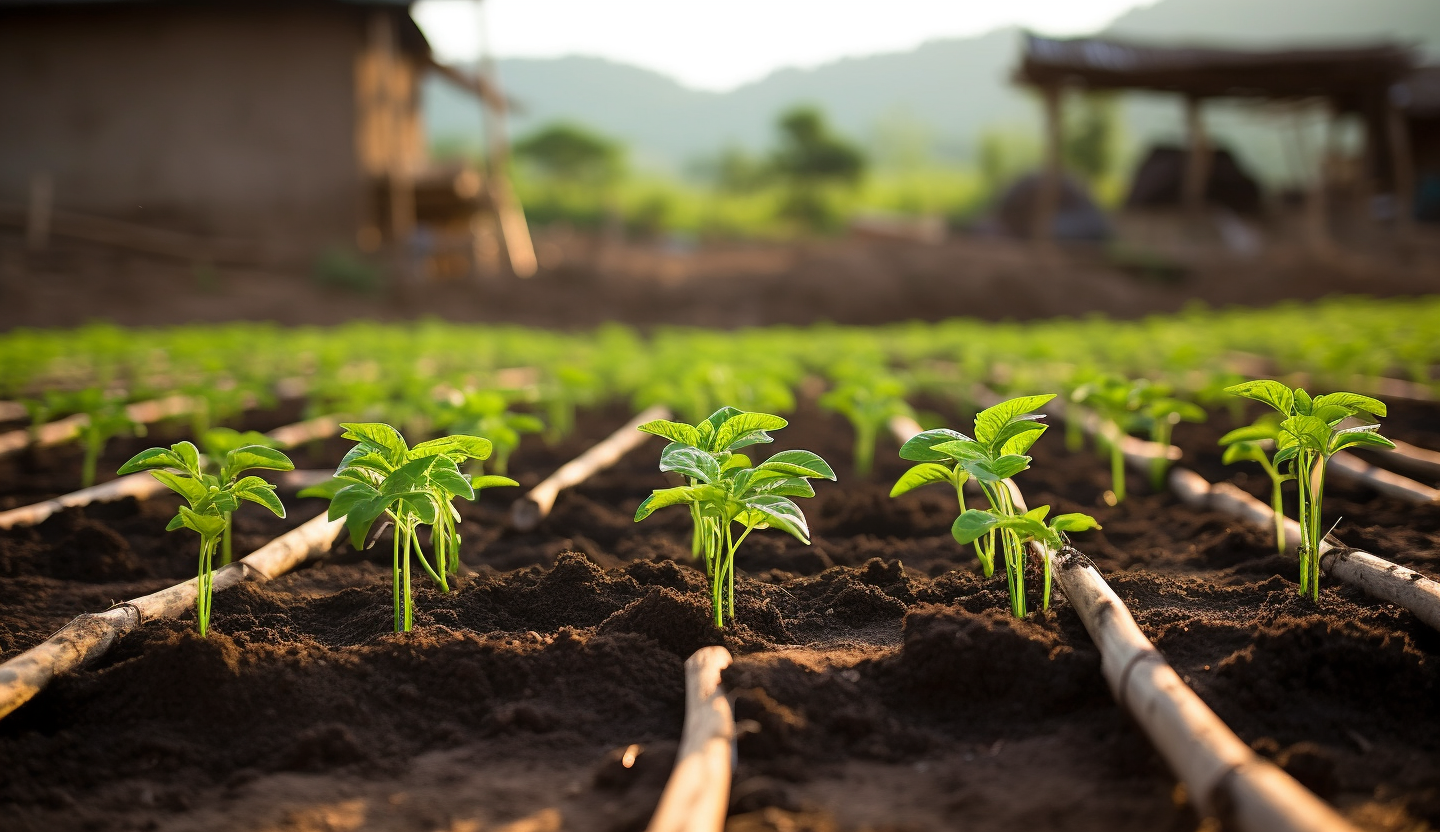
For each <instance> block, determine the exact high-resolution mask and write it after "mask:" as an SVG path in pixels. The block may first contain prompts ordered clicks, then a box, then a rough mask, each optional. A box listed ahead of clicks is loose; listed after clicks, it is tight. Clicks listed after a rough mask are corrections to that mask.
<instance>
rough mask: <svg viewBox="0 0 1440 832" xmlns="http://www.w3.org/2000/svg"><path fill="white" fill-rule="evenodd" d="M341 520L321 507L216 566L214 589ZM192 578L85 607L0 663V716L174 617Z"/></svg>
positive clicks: (259, 573) (325, 536)
mask: <svg viewBox="0 0 1440 832" xmlns="http://www.w3.org/2000/svg"><path fill="white" fill-rule="evenodd" d="M344 523H345V521H344V520H328V519H326V515H325V514H324V513H322V514H319V515H317V516H316V517H315V518H313V519H311V520H308V521H306V522H305V523H304V524H302V525H300V526H299V527H297V528H295V529H292V530H291V531H289V532H286V533H285V534H283V535H280V536H279V537H277V538H275V539H274V540H272V541H270V542H269V543H267V544H265V545H264V546H262V547H260V548H259V549H256V550H255V551H254V552H252V553H250V554H249V555H246V556H245V557H243V558H241V559H240V560H238V561H236V562H234V563H232V564H230V565H229V566H225V567H221V568H220V569H217V570H215V582H214V586H213V589H214V591H215V592H220V591H221V590H224V589H229V588H230V587H232V586H235V585H236V584H238V583H241V582H242V581H262V582H263V581H268V580H271V579H273V578H275V577H278V576H279V575H282V574H284V573H285V572H289V571H290V570H292V569H294V568H295V567H297V566H299V565H300V564H302V563H304V562H305V561H307V560H310V559H312V558H315V557H317V556H319V555H322V554H324V553H325V552H327V551H328V550H329V549H330V546H331V545H332V544H333V543H334V542H335V538H336V536H338V535H339V533H340V528H341V527H342V526H343V525H344ZM197 592H198V586H197V583H196V579H195V578H191V579H190V580H188V581H185V582H184V583H179V584H176V585H175V586H172V587H169V588H168V589H162V590H160V591H159V592H155V593H152V594H150V595H145V596H143V597H140V598H135V599H133V600H130V601H125V602H123V603H120V604H116V605H115V606H113V607H111V608H110V609H108V610H106V611H104V612H100V613H85V614H83V615H80V616H77V617H76V618H75V619H73V620H72V621H71V622H70V623H69V624H66V625H65V626H64V627H63V628H62V629H61V630H60V631H59V632H57V633H55V635H53V636H51V637H50V638H48V639H46V640H45V641H44V642H42V643H40V644H37V645H36V646H34V647H31V648H30V649H29V650H26V651H25V652H24V653H21V654H20V655H18V656H15V657H14V658H12V659H10V660H9V661H7V662H5V663H4V664H0V719H3V718H4V717H5V716H7V715H9V714H10V713H11V712H12V711H14V710H15V709H16V708H18V707H20V706H21V705H23V704H25V703H26V702H28V701H30V699H32V698H34V696H35V695H36V694H37V693H39V692H40V691H41V690H44V688H45V686H46V685H48V684H49V683H50V681H51V680H52V679H54V678H55V677H56V676H59V675H60V674H62V673H67V672H69V671H71V670H74V669H76V668H78V667H81V666H82V665H84V664H86V663H88V662H90V661H93V660H95V659H96V658H98V657H100V656H102V655H104V653H105V652H106V651H107V650H109V649H110V647H111V645H113V644H114V643H115V641H116V640H117V639H118V638H119V637H120V636H123V635H125V634H126V633H128V632H130V631H131V630H134V629H135V628H137V627H139V626H140V625H141V624H143V623H145V622H146V621H148V620H153V619H157V618H177V617H179V616H180V615H181V614H182V613H184V612H185V611H186V610H188V609H191V608H192V607H194V606H195V598H196V593H197Z"/></svg>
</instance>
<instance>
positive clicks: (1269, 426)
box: [1220, 422, 1280, 445]
mask: <svg viewBox="0 0 1440 832" xmlns="http://www.w3.org/2000/svg"><path fill="white" fill-rule="evenodd" d="M1279 432H1280V426H1279V425H1277V424H1275V423H1274V422H1256V423H1255V424H1253V425H1246V426H1245V427H1243V428H1236V429H1234V430H1232V431H1230V432H1229V433H1227V434H1225V435H1224V436H1222V437H1220V444H1221V445H1233V444H1235V443H1236V442H1261V441H1264V440H1266V439H1274V438H1275V435H1276V434H1277V433H1279Z"/></svg>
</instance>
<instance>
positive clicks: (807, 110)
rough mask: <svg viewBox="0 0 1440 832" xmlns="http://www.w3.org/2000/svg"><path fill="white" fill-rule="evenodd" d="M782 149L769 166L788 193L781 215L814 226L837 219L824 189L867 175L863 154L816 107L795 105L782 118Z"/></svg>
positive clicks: (850, 182)
mask: <svg viewBox="0 0 1440 832" xmlns="http://www.w3.org/2000/svg"><path fill="white" fill-rule="evenodd" d="M779 128H780V147H779V148H778V149H777V150H776V151H775V155H774V157H773V159H772V162H771V164H772V165H773V167H774V169H775V172H776V173H777V174H778V175H779V176H780V177H781V178H782V179H783V180H784V181H785V182H786V184H787V186H788V190H789V193H788V194H787V196H786V199H785V203H784V205H783V207H782V212H783V213H784V215H785V216H787V217H789V218H791V219H794V220H798V221H800V222H803V223H806V224H808V225H810V226H812V227H820V226H823V225H827V224H829V223H830V222H832V221H833V219H834V212H833V211H832V210H831V206H830V202H829V200H828V199H827V198H826V194H825V188H826V187H827V186H832V185H853V184H855V183H857V182H858V181H859V180H860V177H861V175H862V174H864V172H865V156H864V154H862V153H861V152H860V150H859V149H858V148H856V147H855V146H854V145H852V144H851V143H849V142H848V141H846V140H845V139H843V138H841V137H840V136H837V135H835V134H834V133H832V132H831V131H830V127H829V125H828V124H826V123H825V116H824V115H823V114H822V113H821V112H820V110H819V109H817V108H815V107H796V108H793V109H791V110H787V111H786V112H785V113H783V114H781V116H780V121H779Z"/></svg>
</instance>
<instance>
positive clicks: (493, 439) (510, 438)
mask: <svg viewBox="0 0 1440 832" xmlns="http://www.w3.org/2000/svg"><path fill="white" fill-rule="evenodd" d="M435 423H436V426H437V427H438V428H440V429H441V430H448V431H451V432H452V433H455V434H463V435H466V436H483V437H486V438H487V441H489V442H490V443H491V447H492V449H493V458H492V460H491V463H490V468H491V470H493V471H494V472H495V473H496V474H500V475H502V476H503V475H504V474H505V472H506V471H507V470H508V469H509V467H510V455H511V454H512V453H514V452H515V449H516V448H518V447H520V436H521V434H525V433H539V432H540V431H542V430H544V429H545V423H544V422H542V421H540V420H539V419H538V418H536V417H535V416H532V415H530V414H529V413H512V412H511V411H510V403H509V402H508V401H507V400H506V399H505V396H503V395H502V394H500V393H497V392H495V391H493V390H472V391H470V392H468V393H463V394H458V395H457V396H456V398H455V399H454V400H452V401H447V402H446V403H445V404H443V405H442V406H441V407H440V409H439V412H438V413H436V416H435Z"/></svg>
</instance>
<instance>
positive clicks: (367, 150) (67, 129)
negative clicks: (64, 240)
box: [0, 0, 487, 260]
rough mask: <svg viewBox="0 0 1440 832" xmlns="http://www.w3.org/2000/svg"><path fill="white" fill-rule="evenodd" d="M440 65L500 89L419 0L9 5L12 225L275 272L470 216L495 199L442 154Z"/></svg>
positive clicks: (0, 171)
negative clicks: (18, 222)
mask: <svg viewBox="0 0 1440 832" xmlns="http://www.w3.org/2000/svg"><path fill="white" fill-rule="evenodd" d="M432 71H440V72H442V73H443V74H444V75H445V76H446V77H448V78H450V79H451V80H452V81H455V82H456V83H458V84H461V85H462V86H465V87H466V88H467V89H470V90H471V91H472V92H475V93H477V94H480V93H482V92H486V91H487V90H486V89H485V85H484V82H483V81H481V80H480V79H479V78H477V77H475V76H471V75H467V74H465V73H463V72H459V71H457V70H454V69H452V68H449V67H442V66H440V65H438V64H436V63H435V61H434V60H433V58H432V57H431V54H430V49H429V45H428V44H427V43H426V41H425V38H424V36H423V35H422V34H421V32H420V30H419V29H418V28H417V27H416V25H415V23H414V22H413V21H412V20H411V18H410V14H409V0H286V1H285V2H279V1H278V0H194V1H192V2H177V1H176V0H154V1H153V2H144V1H143V0H109V1H108V2H100V1H98V0H0V113H3V116H0V118H3V123H4V127H3V129H0V206H3V207H4V208H5V210H0V219H3V218H5V217H10V218H11V219H13V218H14V216H15V215H16V214H17V212H18V213H21V214H23V215H24V216H25V217H28V222H29V223H30V225H31V231H32V233H33V232H34V228H33V226H34V224H35V222H36V219H35V216H36V213H37V211H41V212H42V213H43V214H44V216H43V217H42V219H43V220H44V221H45V222H46V223H50V224H53V225H54V230H55V231H56V232H57V233H64V232H65V230H66V228H67V227H68V228H70V229H71V230H72V231H74V230H76V229H79V230H78V231H76V234H77V235H79V236H84V235H86V234H89V235H90V236H92V237H95V236H98V237H101V238H104V237H106V236H109V237H124V236H126V233H127V229H129V230H130V231H131V232H132V233H131V236H132V237H134V238H135V239H147V235H148V239H150V240H151V241H152V242H154V241H159V242H158V243H155V244H156V245H160V247H161V248H164V247H165V241H167V240H168V241H170V242H172V243H173V242H175V241H183V240H192V241H197V242H198V243H199V244H202V245H204V246H207V247H208V248H209V249H210V250H212V251H219V252H221V253H222V255H223V254H228V255H230V256H235V257H243V256H246V255H253V256H254V257H255V259H261V260H263V259H272V258H293V257H304V256H308V255H310V254H313V253H314V252H316V251H318V250H321V249H322V248H325V247H330V246H335V245H349V246H358V247H360V248H362V249H367V250H373V249H375V248H378V247H380V246H381V245H383V244H385V243H386V242H387V241H399V240H407V239H408V238H409V235H410V234H411V233H412V231H413V230H414V229H415V228H416V226H417V223H420V224H425V223H432V222H433V223H449V222H454V221H455V220H456V218H457V217H458V218H459V219H460V220H461V221H463V220H464V219H465V218H466V217H467V216H469V215H472V214H475V213H476V212H479V211H482V210H483V209H484V208H485V203H486V196H487V194H486V188H485V187H484V183H482V181H481V179H480V176H479V172H478V171H474V170H465V169H463V168H460V167H451V168H448V169H439V168H436V167H435V166H433V165H432V164H431V162H430V160H429V159H428V158H427V155H426V142H425V137H424V134H423V128H422V122H421V118H420V108H419V92H420V89H421V85H420V80H421V78H422V76H423V75H424V74H425V73H427V72H432ZM67 224H68V225H67ZM87 229H88V230H87ZM44 230H46V229H42V231H44Z"/></svg>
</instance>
